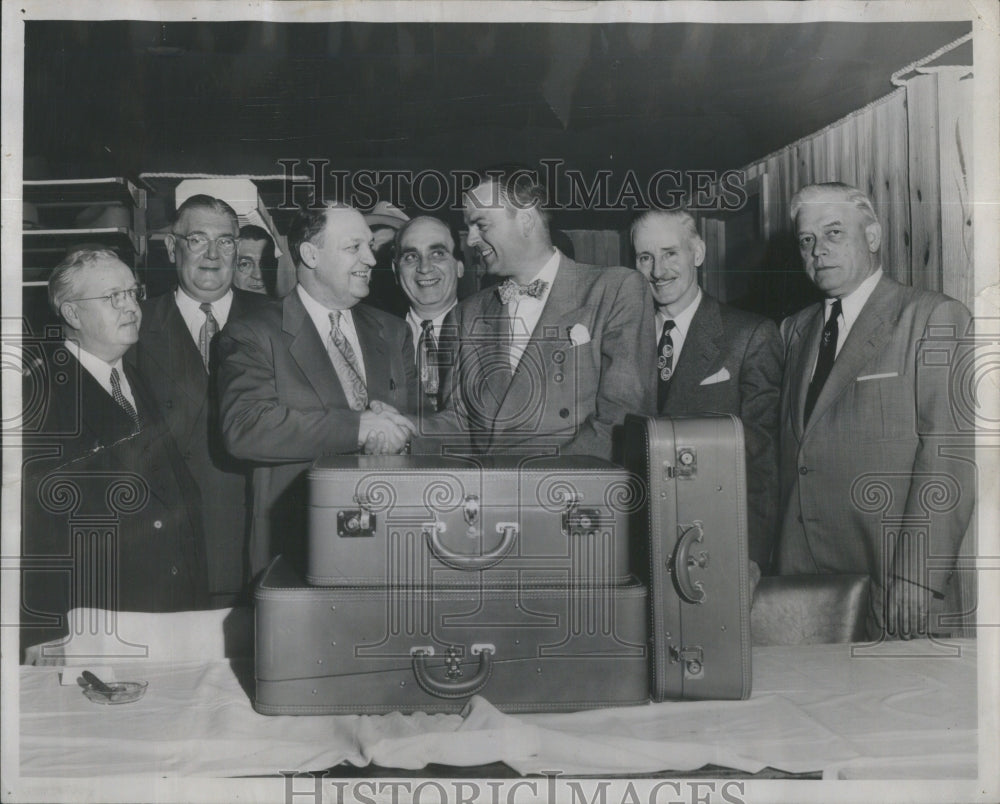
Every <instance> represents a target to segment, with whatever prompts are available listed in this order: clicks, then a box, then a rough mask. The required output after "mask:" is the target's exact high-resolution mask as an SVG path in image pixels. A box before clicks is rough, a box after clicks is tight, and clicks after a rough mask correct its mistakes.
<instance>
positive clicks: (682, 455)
mask: <svg viewBox="0 0 1000 804" xmlns="http://www.w3.org/2000/svg"><path fill="white" fill-rule="evenodd" d="M665 468H666V472H667V477H670V478H677V479H680V480H683V479H690V478H692V477H694V476H695V475H697V474H698V450H696V449H694V448H693V447H678V448H677V455H676V460H675V462H674V465H673V466H670V465H669V464H668V465H667V466H666V467H665Z"/></svg>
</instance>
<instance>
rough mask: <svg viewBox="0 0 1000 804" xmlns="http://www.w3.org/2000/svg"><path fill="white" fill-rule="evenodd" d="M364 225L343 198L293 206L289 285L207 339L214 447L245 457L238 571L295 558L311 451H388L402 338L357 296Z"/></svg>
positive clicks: (398, 422) (400, 428) (399, 420)
mask: <svg viewBox="0 0 1000 804" xmlns="http://www.w3.org/2000/svg"><path fill="white" fill-rule="evenodd" d="M371 245H372V232H371V230H370V229H369V228H368V224H367V223H365V219H364V217H363V216H362V215H361V213H360V212H358V210H356V209H354V208H353V207H350V206H347V205H346V204H329V205H327V206H320V207H309V208H307V209H302V210H299V211H298V212H297V213H296V214H295V216H294V217H293V219H292V222H291V223H290V224H289V229H288V249H289V252H290V253H291V255H292V258H293V259H294V260H295V263H296V276H297V279H298V285H297V286H296V288H295V289H294V290H293V291H292V292H291V293H289V294H288V295H287V296H285V297H284V298H283V299H282V300H281V301H280V302H276V303H273V304H267V305H265V306H263V307H261V308H259V309H258V310H256V311H254V313H252V314H251V315H248V316H245V317H243V318H240V319H239V320H238V321H232V322H230V324H229V326H227V327H226V329H225V331H224V332H223V333H222V336H221V338H220V341H219V356H220V366H219V397H220V415H221V421H222V433H223V438H224V440H225V443H226V446H227V447H228V448H229V450H230V452H232V453H233V455H235V456H236V457H238V458H241V459H244V460H248V461H252V462H253V463H254V464H255V468H254V474H253V489H254V499H253V526H252V529H251V534H250V569H251V573H252V574H256V573H257V572H259V571H260V570H262V569H263V568H264V567H266V566H267V564H268V562H269V561H270V559H271V558H273V557H274V556H275V555H277V554H279V553H283V554H284V555H285V556H286V557H288V558H289V559H290V560H292V561H301V559H302V558H303V548H304V536H305V533H306V512H307V499H308V498H307V489H306V471H307V470H308V469H309V467H310V465H311V464H312V462H313V461H314V460H315V459H316V458H318V457H320V456H321V455H336V454H345V453H354V452H359V451H361V450H365V451H368V452H372V451H375V452H382V453H385V452H399V451H401V450H402V449H403V448H404V447H405V446H406V443H407V440H408V439H409V438H410V435H411V433H412V432H413V425H412V424H411V422H410V420H409V419H407V418H406V417H405V416H404V415H402V414H401V413H400V412H399V411H402V412H403V413H406V412H409V411H412V410H415V408H416V371H415V369H414V359H413V338H412V337H411V335H410V331H409V328H408V327H407V326H406V324H405V323H404V322H402V321H400V320H399V319H398V318H397V317H396V316H393V315H390V314H388V313H385V312H383V311H381V310H377V309H375V308H374V307H369V306H368V305H366V304H360V303H359V302H361V300H362V299H364V298H365V297H367V296H368V293H369V282H370V280H371V271H372V266H374V265H375V256H374V254H373V253H372V249H371Z"/></svg>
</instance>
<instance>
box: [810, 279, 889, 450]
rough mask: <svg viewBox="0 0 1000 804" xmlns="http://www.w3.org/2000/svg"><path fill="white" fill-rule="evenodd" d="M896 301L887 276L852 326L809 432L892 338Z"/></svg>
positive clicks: (820, 397) (876, 288)
mask: <svg viewBox="0 0 1000 804" xmlns="http://www.w3.org/2000/svg"><path fill="white" fill-rule="evenodd" d="M894 300H895V294H894V293H892V287H891V285H890V284H889V281H888V280H887V279H886V278H885V277H884V276H883V277H882V279H880V280H879V283H878V284H877V285H876V286H875V290H874V291H872V294H871V296H869V297H868V301H867V302H865V306H864V307H862V308H861V313H860V315H858V319H857V321H855V322H854V326H852V327H851V331H850V332H849V333H848V335H847V340H846V341H845V342H844V345H843V346H842V347H841V349H840V354H838V355H837V359H836V360H834V362H833V368H832V369H831V370H830V376H829V377H827V379H826V383H824V385H823V390H822V391H820V393H819V397H818V398H817V399H816V407H815V408H813V412H812V415H811V416H810V417H809V422H810V425H809V426H807V427H806V431H808V430H809V428H810V426H811V425H812V424H815V423H816V422H817V421H819V419H821V418H822V416H823V414H824V413H825V412H826V410H827V409H828V408H829V407H830V405H831V404H832V403H833V402H834V401H835V400H836V399H837V397H839V396H840V395H841V394H842V393H843V392H844V390H846V389H847V388H848V387H849V386H850V385H851V384H852V383H853V382H854V381H855V379H856V378H857V376H858V374H859V373H860V370H861V368H862V367H863V366H865V365H866V364H867V363H868V362H869V361H871V359H872V358H873V357H874V356H875V355H876V354H877V353H878V352H879V351H880V350H881V349H882V348H883V347H884V346H885V344H886V341H888V340H889V338H890V337H891V336H892V332H891V330H890V328H889V326H888V321H889V317H890V316H889V312H890V310H891V309H892V304H893V301H894ZM817 348H818V347H817ZM807 387H808V383H807ZM803 398H805V397H803Z"/></svg>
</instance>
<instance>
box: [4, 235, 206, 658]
mask: <svg viewBox="0 0 1000 804" xmlns="http://www.w3.org/2000/svg"><path fill="white" fill-rule="evenodd" d="M143 296H144V290H143V287H142V286H141V285H139V284H138V283H137V282H136V279H135V276H134V275H133V274H132V270H131V269H130V268H129V267H128V266H127V265H125V264H124V263H122V262H121V261H120V260H119V259H118V257H117V256H116V255H115V254H114V252H111V251H107V250H103V249H79V250H77V251H74V252H73V253H71V254H70V255H68V256H67V257H66V259H64V260H63V261H62V262H61V263H60V264H59V265H58V266H57V267H56V268H55V269H54V270H53V272H52V275H51V278H50V280H49V303H50V305H51V307H52V309H53V311H55V313H56V314H57V315H58V316H59V317H60V319H61V320H62V322H63V331H64V335H65V341H64V342H54V343H53V342H49V341H47V340H45V339H42V340H40V341H38V342H35V343H31V342H28V343H27V344H26V346H25V356H26V358H27V360H26V370H25V376H26V381H25V382H26V385H25V388H26V390H27V389H30V390H32V391H33V393H32V394H29V395H27V396H26V399H34V400H35V401H36V402H38V404H35V405H30V404H29V405H28V407H26V419H25V422H24V428H23V429H24V480H25V482H24V487H23V498H22V499H23V523H24V534H23V540H22V545H23V549H22V559H23V562H24V563H23V567H24V568H25V570H24V573H23V576H22V612H23V614H22V626H23V628H24V630H23V631H22V646H24V647H27V646H29V645H33V644H36V643H38V642H41V641H48V640H50V639H53V638H56V637H59V636H64V635H65V634H66V632H67V628H66V622H65V618H64V616H63V615H65V613H66V612H67V611H68V610H69V609H71V608H76V607H81V606H87V607H94V608H104V609H121V610H132V611H179V610H187V609H196V608H204V607H206V606H207V605H208V582H207V577H206V566H205V538H204V532H203V530H202V523H201V518H200V515H199V502H200V495H199V492H198V487H197V486H196V485H195V482H194V479H193V478H192V477H191V475H190V473H189V472H188V470H187V467H186V466H185V463H184V460H183V459H182V457H181V455H180V452H179V451H178V449H177V446H176V444H175V442H174V439H173V438H172V436H171V434H170V431H169V430H168V428H167V427H166V425H165V424H164V422H163V420H162V418H161V417H160V414H159V411H158V409H157V405H156V400H155V398H154V396H153V394H152V392H151V391H150V389H149V387H148V386H147V384H146V383H145V381H144V379H143V377H142V375H141V373H140V372H138V371H137V370H136V369H135V368H134V367H133V366H131V365H129V364H127V363H125V362H124V361H123V360H122V356H123V355H124V354H125V352H126V351H127V350H128V349H129V347H131V346H132V345H133V344H134V343H135V342H136V340H137V339H138V337H139V325H140V322H141V321H142V310H141V309H140V307H139V302H140V301H141V300H142V299H143ZM84 521H87V522H89V523H90V525H89V526H88V527H83V528H81V526H80V523H81V522H84ZM53 615H56V617H53Z"/></svg>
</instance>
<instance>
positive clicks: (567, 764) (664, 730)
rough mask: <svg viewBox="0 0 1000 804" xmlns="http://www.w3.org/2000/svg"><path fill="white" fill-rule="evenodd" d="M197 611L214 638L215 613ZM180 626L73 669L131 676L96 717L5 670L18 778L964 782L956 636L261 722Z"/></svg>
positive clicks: (963, 681)
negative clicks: (562, 696) (132, 655)
mask: <svg viewBox="0 0 1000 804" xmlns="http://www.w3.org/2000/svg"><path fill="white" fill-rule="evenodd" d="M159 616H160V617H164V616H165V615H159ZM193 616H194V615H182V616H181V617H193ZM205 617H208V622H210V623H211V627H212V629H218V627H219V625H220V623H221V617H222V615H221V614H218V613H216V614H212V615H205ZM163 622H164V623H166V620H164V621H163ZM195 622H196V620H191V621H189V622H187V621H183V620H182V619H180V618H178V617H177V616H175V617H174V619H173V620H172V621H171V624H170V625H169V627H166V628H165V629H160V635H159V636H158V638H157V639H156V640H153V641H151V644H152V643H153V642H155V643H156V644H155V645H154V647H153V648H151V649H150V650H149V651H147V653H148V658H137V659H122V658H120V657H119V658H117V659H113V660H109V659H97V658H87V657H80V658H78V659H77V662H78V663H89V664H91V665H93V664H102V665H110V666H112V668H113V670H114V673H115V677H116V678H117V679H119V680H126V679H133V678H138V679H142V680H145V681H148V682H149V688H148V690H147V692H146V695H145V697H144V698H143V699H142V700H141V701H138V702H137V703H133V704H128V705H120V706H100V705H97V704H94V703H91V702H90V701H88V700H87V699H86V698H85V697H84V696H83V694H82V692H81V690H80V688H79V687H77V686H75V685H73V686H60V684H59V673H60V668H56V667H28V666H25V667H22V668H20V707H21V712H20V755H21V766H20V767H21V772H22V776H26V777H30V776H47V777H51V776H114V775H120V774H121V775H123V774H132V775H134V774H156V775H162V776H238V775H261V774H265V775H273V774H278V773H280V772H281V771H292V770H299V771H306V770H322V769H324V768H328V767H331V766H334V765H337V764H339V763H341V762H345V761H346V762H350V763H353V764H355V765H358V766H364V765H367V764H369V763H376V764H378V765H382V766H386V767H396V768H408V769H419V768H422V767H424V766H425V765H426V764H428V763H441V764H449V765H457V766H470V765H480V764H487V763H491V762H497V761H503V762H505V763H507V764H508V765H510V766H511V767H513V768H514V769H516V770H518V771H520V772H522V773H538V772H542V771H546V770H553V769H557V770H559V771H561V772H562V773H564V774H567V775H573V774H587V775H594V774H602V775H603V774H636V773H646V772H654V771H662V770H678V771H684V770H693V769H697V768H700V767H702V766H703V765H705V764H709V763H711V764H715V765H722V766H726V767H731V768H735V769H738V770H743V771H747V772H750V773H753V772H756V771H759V770H761V769H762V768H764V767H767V766H770V767H774V768H777V769H779V770H783V771H788V772H795V773H804V772H823V774H824V775H825V776H827V777H835V778H919V777H924V778H974V777H975V776H976V761H977V707H976V643H975V642H974V641H971V640H956V641H954V642H952V643H951V644H952V645H953V646H954V647H955V648H956V650H949V649H945V648H943V647H940V646H936V645H935V644H934V643H930V642H909V643H886V644H883V645H879V646H876V647H874V648H864V649H861V648H858V647H857V646H855V647H854V648H852V646H850V645H816V646H797V647H768V648H757V649H755V650H754V654H753V676H754V679H753V680H754V691H753V695H752V697H751V698H750V700H748V701H739V702H737V701H718V702H715V701H707V702H672V703H660V704H650V705H647V706H638V707H631V708H618V709H604V710H594V711H588V712H578V713H571V714H550V715H545V714H534V715H505V714H503V713H501V712H499V711H498V710H496V709H495V708H494V707H493V706H492V705H490V703H489V701H488V700H486V699H484V698H480V697H476V698H474V699H473V700H472V701H471V703H470V706H469V707H468V709H467V710H466V712H465V713H464V714H463V715H461V716H460V715H424V714H416V715H406V716H404V715H399V714H393V715H384V716H350V717H332V716H330V717H287V716H286V717H269V716H264V715H258V714H257V713H255V712H254V711H253V709H252V707H251V703H250V698H249V695H250V693H251V692H252V675H253V670H252V661H251V660H249V659H247V658H242V659H225V658H222V656H221V648H220V649H219V650H218V651H216V650H214V649H211V648H208V647H206V646H207V645H211V644H213V643H212V640H211V639H207V638H205V637H204V632H205V629H204V628H200V629H199V628H197V627H195ZM192 629H194V630H192ZM195 631H198V632H199V633H200V634H201V636H196V635H195V633H194V632H195ZM214 632H215V631H214V630H213V633H214ZM147 633H148V631H147ZM219 644H220V645H221V642H220V643H219ZM167 651H170V652H171V655H173V656H174V657H175V658H174V659H173V660H171V661H166V660H165V659H166V652H167ZM216 654H218V655H216ZM67 672H69V673H71V674H72V675H74V676H75V673H76V672H77V671H76V670H68V671H67ZM241 682H242V683H241Z"/></svg>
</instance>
